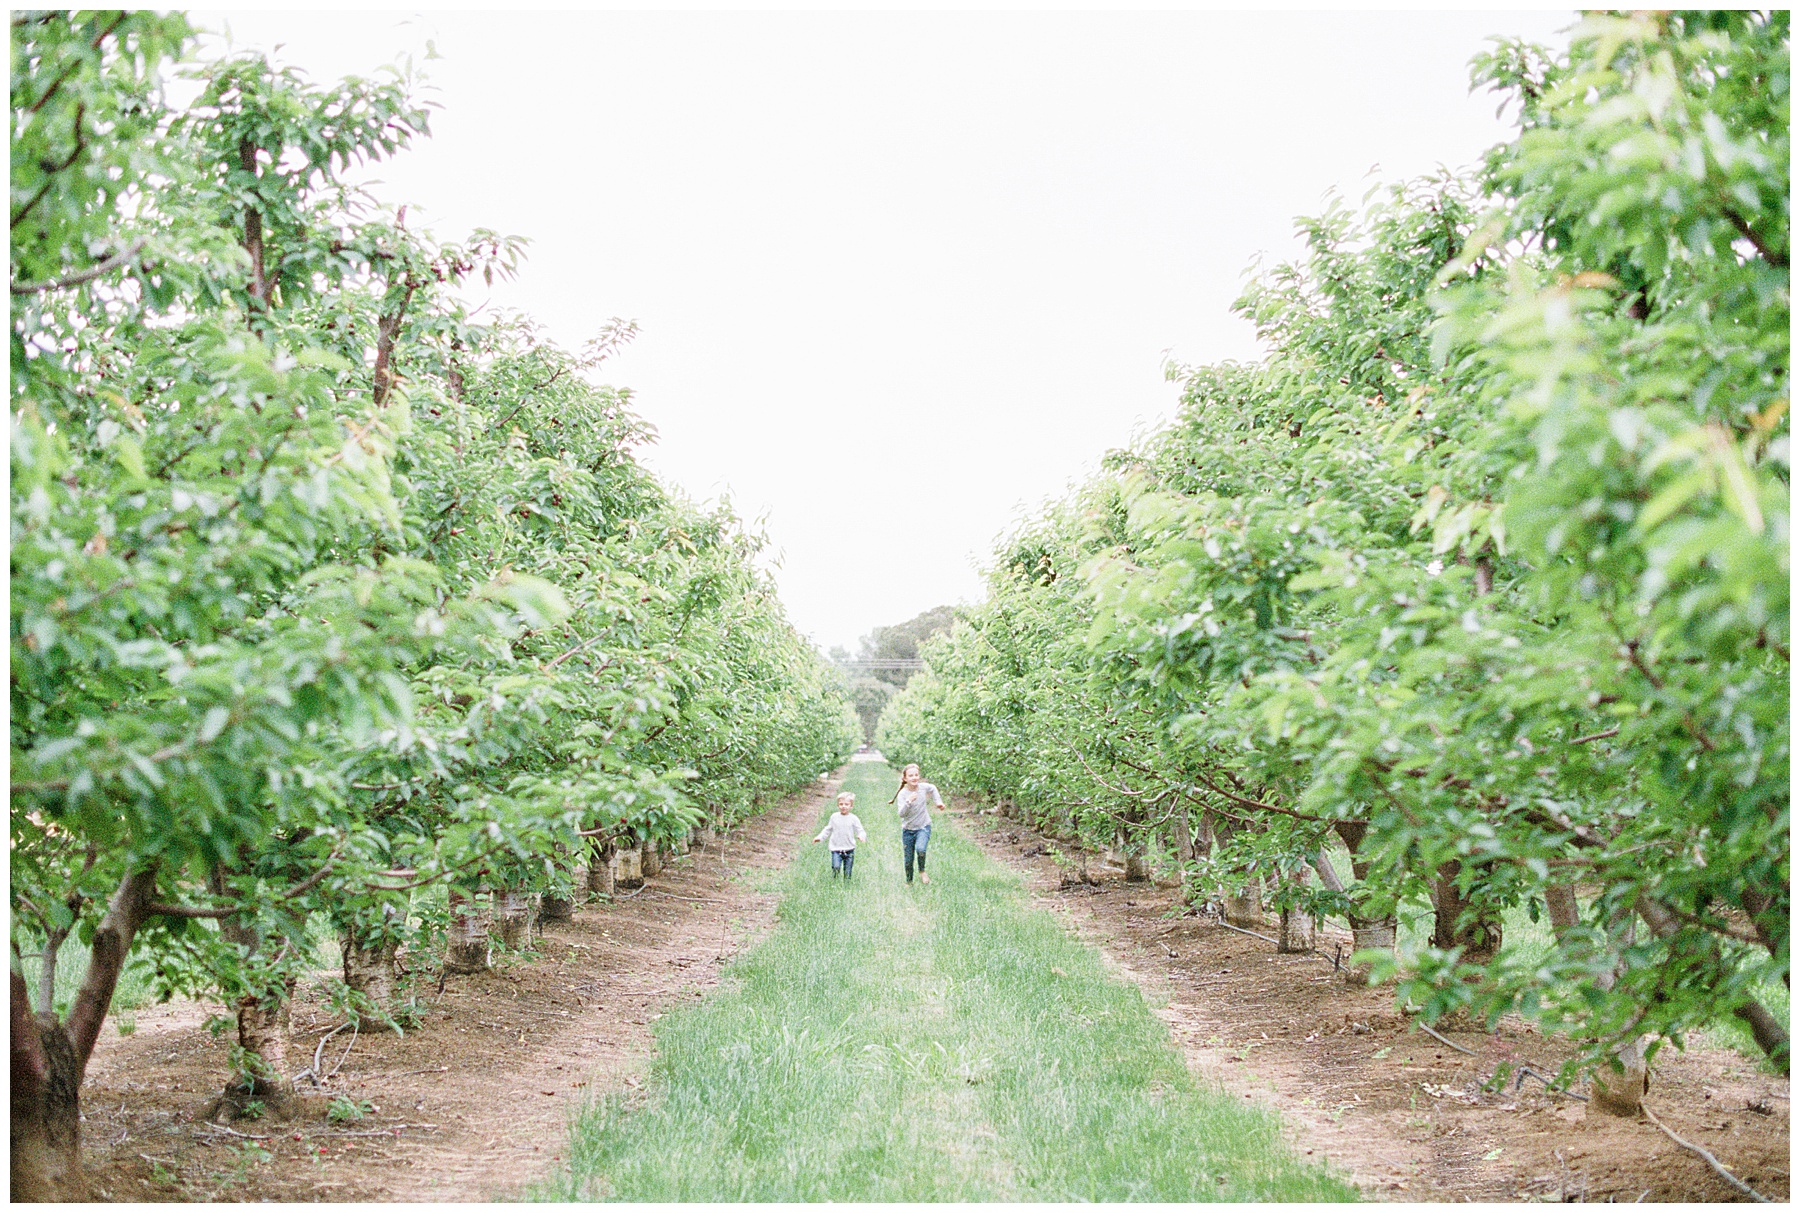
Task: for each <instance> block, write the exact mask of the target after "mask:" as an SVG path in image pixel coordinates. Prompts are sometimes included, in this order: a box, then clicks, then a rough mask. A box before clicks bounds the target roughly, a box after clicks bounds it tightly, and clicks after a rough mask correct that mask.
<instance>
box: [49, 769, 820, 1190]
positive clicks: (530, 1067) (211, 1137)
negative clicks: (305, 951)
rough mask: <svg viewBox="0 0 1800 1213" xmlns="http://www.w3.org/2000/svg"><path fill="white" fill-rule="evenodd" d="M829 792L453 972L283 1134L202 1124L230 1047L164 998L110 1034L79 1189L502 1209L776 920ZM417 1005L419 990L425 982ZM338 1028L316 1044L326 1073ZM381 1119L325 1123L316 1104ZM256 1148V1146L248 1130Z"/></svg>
mask: <svg viewBox="0 0 1800 1213" xmlns="http://www.w3.org/2000/svg"><path fill="white" fill-rule="evenodd" d="M836 790H837V781H836V780H832V781H828V782H818V783H814V784H812V785H810V786H809V787H807V788H806V789H804V790H803V791H802V792H800V793H799V794H797V795H796V796H794V797H792V798H790V799H789V800H787V801H784V802H783V803H782V804H780V805H778V806H777V807H775V808H773V809H771V810H770V811H768V812H766V813H764V814H762V815H761V816H759V817H757V818H755V819H753V820H751V821H749V822H746V823H744V824H743V825H741V826H739V827H738V828H736V829H734V830H733V831H731V833H730V835H729V836H728V838H727V839H726V840H724V841H723V842H722V843H721V842H715V843H712V844H709V845H707V846H706V847H704V848H696V849H695V850H694V851H693V853H691V854H689V855H687V856H684V857H682V858H680V859H678V860H675V861H673V862H671V863H669V864H668V865H667V866H666V867H665V868H664V869H663V871H662V873H661V874H660V875H658V876H657V877H655V878H654V879H652V880H650V881H649V882H648V883H647V884H646V886H645V887H644V888H643V889H642V890H641V891H634V892H630V893H627V894H623V895H621V896H620V898H619V899H618V900H617V901H615V902H613V903H612V904H610V905H605V906H595V907H585V906H584V907H582V908H581V909H580V910H579V911H578V913H577V915H576V920H575V922H574V923H573V924H572V925H565V926H554V925H553V926H552V927H551V928H550V931H549V933H548V934H547V935H546V936H545V937H544V938H543V939H541V940H537V941H535V947H536V949H537V951H538V952H539V955H538V956H537V957H536V958H535V959H532V958H528V957H523V956H521V957H514V958H510V959H503V960H500V961H499V962H498V964H497V969H496V971H495V972H492V973H487V974H480V975H476V976H473V977H456V976H452V977H450V978H448V979H447V981H446V982H445V985H444V990H443V993H442V995H441V996H439V997H436V998H432V999H431V1000H430V1003H431V1007H430V1011H429V1012H428V1014H427V1016H426V1022H425V1024H424V1025H423V1026H422V1027H420V1028H418V1029H415V1030H413V1031H409V1032H407V1033H406V1034H405V1035H404V1036H395V1035H393V1034H391V1033H378V1034H364V1035H362V1036H360V1037H358V1038H357V1039H356V1040H355V1041H354V1043H353V1044H352V1045H351V1047H350V1049H349V1053H348V1055H347V1056H346V1057H345V1059H344V1063H343V1068H342V1069H341V1070H340V1071H339V1072H338V1073H337V1075H336V1077H334V1078H333V1079H332V1080H331V1083H330V1085H329V1088H328V1091H327V1093H326V1096H325V1097H323V1098H321V1099H318V1100H314V1101H312V1102H314V1103H316V1104H318V1111H319V1112H320V1113H321V1114H319V1115H313V1116H310V1117H308V1118H307V1119H305V1120H294V1121H288V1122H286V1123H259V1122H254V1121H240V1122H236V1123H234V1124H233V1125H231V1126H230V1129H231V1130H235V1133H234V1132H232V1131H228V1130H225V1129H220V1128H218V1127H211V1126H208V1125H207V1124H206V1123H205V1122H204V1121H202V1120H201V1113H202V1111H203V1110H204V1108H205V1107H206V1105H207V1103H208V1102H209V1101H210V1099H211V1098H212V1096H213V1095H215V1094H217V1092H218V1089H219V1087H220V1086H221V1085H222V1084H223V1082H224V1079H225V1076H226V1074H227V1073H228V1072H229V1039H228V1038H215V1037H213V1036H212V1035H211V1034H209V1033H208V1032H206V1031H205V1030H204V1028H203V1027H202V1025H203V1023H204V1021H205V1020H206V1018H207V1016H208V1015H209V1014H212V1013H213V1012H214V1011H216V1010H217V1009H218V1008H215V1007H209V1006H205V1005H202V1004H198V1003H176V1004H170V1005H169V1006H165V1007H156V1008H148V1009H145V1010H141V1011H138V1012H136V1013H135V1018H136V1021H137V1029H136V1031H135V1032H133V1033H132V1034H131V1035H129V1036H124V1037H121V1036H119V1035H118V1034H117V1033H116V1032H114V1031H112V1030H110V1029H109V1030H108V1032H107V1034H106V1036H105V1038H104V1039H103V1041H102V1042H101V1044H100V1045H99V1046H98V1047H97V1048H96V1049H95V1052H94V1058H93V1061H92V1063H91V1064H90V1067H89V1071H88V1082H87V1086H86V1088H85V1089H84V1091H83V1095H82V1107H83V1109H84V1117H83V1124H82V1140H83V1144H84V1147H85V1152H86V1163H87V1173H88V1178H89V1182H90V1186H91V1189H92V1195H93V1197H94V1198H95V1199H98V1200H114V1201H192V1200H209V1199H210V1200H234V1201H257V1200H277V1201H313V1200H358V1201H477V1200H494V1199H503V1198H506V1197H509V1196H513V1195H517V1194H518V1193H519V1192H520V1190H521V1188H522V1187H523V1186H524V1185H525V1184H527V1183H530V1182H531V1181H533V1180H536V1179H539V1178H541V1177H542V1176H544V1175H545V1174H546V1173H547V1172H548V1171H550V1170H551V1169H552V1168H553V1167H555V1166H557V1165H558V1164H559V1163H560V1161H561V1160H562V1159H563V1157H564V1154H565V1151H566V1147H567V1143H568V1125H569V1121H570V1118H571V1114H572V1112H573V1110H574V1106H575V1105H577V1104H579V1103H580V1102H582V1101H584V1100H586V1099H588V1098H590V1097H591V1096H594V1095H599V1094H605V1093H608V1092H613V1091H626V1090H630V1089H633V1088H635V1087H637V1086H639V1085H640V1084H641V1083H642V1081H643V1075H644V1073H645V1071H646V1069H647V1068H648V1062H649V1058H650V1054H651V1051H652V1048H653V1039H652V1036H651V1027H650V1025H651V1024H652V1023H653V1022H654V1021H655V1020H656V1018H657V1017H658V1016H659V1015H660V1014H661V1013H662V1012H663V1011H664V1010H666V1009H668V1008H669V1007H671V1006H674V1005H676V1004H678V1003H680V1002H682V1001H686V1000H692V999H696V998H702V997H704V996H705V995H706V993H707V991H708V990H710V989H712V988H713V987H715V986H716V985H717V984H718V982H719V972H720V968H721V966H723V965H724V964H725V963H726V962H727V961H728V960H729V959H731V957H733V956H735V955H736V954H737V953H738V952H740V951H741V950H743V948H744V947H745V946H746V945H747V943H748V942H749V941H750V940H751V939H752V938H754V937H755V936H757V935H759V934H760V933H762V932H763V931H765V930H767V929H768V928H769V927H770V926H771V925H772V924H773V922H774V910H775V903H776V898H775V897H774V896H773V895H772V894H768V893H763V892H759V891H758V888H759V887H760V886H761V885H762V884H763V883H764V882H763V881H762V879H761V877H762V874H764V873H766V872H767V871H768V870H769V869H772V868H776V867H779V866H781V865H782V864H784V863H786V862H788V860H789V859H790V858H791V857H792V856H793V854H794V849H795V844H796V843H797V842H798V841H799V839H800V838H801V837H802V836H803V835H805V834H809V833H811V832H812V829H813V823H814V820H815V818H816V817H817V816H818V814H819V811H820V805H821V802H822V801H823V800H824V799H825V798H826V797H828V796H830V795H832V794H834V793H835V792H836ZM422 989H423V991H424V993H425V994H426V995H430V994H431V993H432V991H433V990H434V989H435V979H432V978H424V977H422ZM341 1022H342V1020H340V1019H333V1018H331V1017H330V1016H329V1015H328V1013H327V1011H326V1009H325V1007H324V1006H323V1005H322V1003H321V1001H320V1000H319V999H318V997H317V995H316V993H315V992H313V991H310V990H309V991H306V992H304V993H303V994H302V996H301V997H300V998H298V999H297V1000H296V1002H295V1004H294V1009H293V1029H294V1034H295V1038H296V1041H297V1043H304V1044H305V1046H306V1048H307V1049H308V1051H309V1052H310V1050H311V1049H312V1048H313V1042H315V1041H316V1040H317V1039H318V1037H319V1036H321V1035H323V1034H324V1033H325V1032H327V1031H329V1030H330V1029H331V1028H332V1027H334V1026H336V1025H337V1024H339V1023H341ZM349 1038H350V1033H349V1032H340V1033H338V1035H337V1036H335V1037H334V1038H333V1039H332V1040H331V1041H330V1043H329V1044H328V1045H327V1053H328V1054H329V1056H327V1057H326V1058H325V1069H326V1070H329V1069H330V1068H331V1066H332V1064H334V1061H335V1059H336V1056H337V1055H338V1053H340V1052H341V1051H342V1050H343V1049H344V1047H345V1045H346V1043H349ZM335 1095H344V1096H348V1097H349V1098H350V1099H353V1100H360V1101H367V1102H368V1103H371V1104H373V1105H374V1106H375V1107H376V1108H377V1109H378V1111H376V1112H375V1113H374V1114H372V1115H370V1116H369V1117H368V1118H367V1119H365V1120H363V1121H362V1122H360V1123H354V1124H347V1125H341V1126H333V1125H330V1124H328V1123H327V1122H326V1120H325V1119H324V1117H323V1115H322V1111H323V1106H324V1103H325V1099H326V1098H329V1097H330V1096H335ZM246 1135H253V1136H246Z"/></svg>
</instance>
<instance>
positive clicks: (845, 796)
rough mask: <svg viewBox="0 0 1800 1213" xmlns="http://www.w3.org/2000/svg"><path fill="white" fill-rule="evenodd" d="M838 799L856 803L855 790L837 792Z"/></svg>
mask: <svg viewBox="0 0 1800 1213" xmlns="http://www.w3.org/2000/svg"><path fill="white" fill-rule="evenodd" d="M838 799H839V800H848V801H849V802H850V803H851V804H855V803H856V793H855V792H839V793H838Z"/></svg>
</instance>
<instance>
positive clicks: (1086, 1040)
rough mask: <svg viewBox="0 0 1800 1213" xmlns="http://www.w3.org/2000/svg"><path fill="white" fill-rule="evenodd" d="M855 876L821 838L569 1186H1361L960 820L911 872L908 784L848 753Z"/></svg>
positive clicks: (836, 1194)
mask: <svg viewBox="0 0 1800 1213" xmlns="http://www.w3.org/2000/svg"><path fill="white" fill-rule="evenodd" d="M846 787H848V788H849V790H851V791H854V792H856V793H857V794H858V808H859V815H860V816H861V817H862V818H863V820H864V822H865V823H866V824H867V825H868V827H869V833H870V840H869V842H867V843H865V844H863V845H861V846H860V847H859V848H858V850H857V858H856V865H857V866H856V878H855V881H854V882H853V883H852V884H851V885H850V886H849V887H843V886H841V885H838V884H834V883H833V882H832V881H830V880H829V879H828V878H827V874H826V871H827V859H826V856H825V855H824V853H823V848H822V847H820V846H818V845H815V844H812V843H810V842H809V843H807V844H805V846H804V849H803V851H802V853H801V855H800V857H799V859H798V861H797V862H796V863H794V864H793V865H792V866H791V867H790V868H789V869H788V870H787V871H786V872H784V873H782V874H780V875H779V876H778V877H777V878H776V881H775V884H776V888H777V889H778V891H780V892H781V893H782V894H783V900H782V903H781V907H780V910H779V912H778V916H779V922H780V927H779V929H778V930H776V931H775V932H774V933H773V934H771V935H770V936H769V937H768V938H767V939H766V940H764V941H763V942H762V943H761V944H759V945H758V946H757V947H756V948H755V949H754V950H753V951H752V952H751V953H750V954H749V955H748V956H747V957H745V958H744V959H743V960H742V961H740V962H739V963H738V964H737V965H735V966H734V967H733V970H732V978H733V980H731V981H730V982H729V983H728V984H727V986H726V988H725V989H723V990H722V991H721V992H720V993H719V994H717V995H716V996H714V997H713V998H710V999H708V1000H707V1001H706V1002H704V1003H700V1004H696V1005H694V1006H692V1007H687V1008H684V1009H682V1010H680V1011H677V1012H675V1013H673V1014H671V1015H669V1016H668V1017H667V1018H665V1019H663V1020H662V1021H661V1022H660V1023H659V1024H658V1028H657V1037H658V1043H659V1046H660V1056H659V1057H658V1060H657V1062H656V1064H655V1067H654V1070H653V1073H652V1079H651V1082H650V1085H649V1091H648V1093H647V1094H646V1095H644V1096H635V1097H631V1098H627V1099H618V1098H615V1099H610V1100H606V1101H602V1102H598V1103H595V1104H593V1105H590V1106H589V1107H588V1108H587V1109H585V1110H584V1111H583V1113H582V1114H581V1115H580V1116H579V1118H578V1120H577V1123H576V1124H575V1126H574V1131H573V1141H572V1143H571V1151H570V1169H569V1171H568V1173H567V1174H565V1175H563V1176H561V1177H560V1178H559V1179H558V1180H557V1181H556V1182H555V1183H554V1184H553V1185H552V1186H550V1187H549V1188H548V1189H547V1190H544V1191H542V1192H540V1193H538V1195H540V1196H542V1197H545V1198H548V1199H621V1200H652V1201H741V1200H756V1201H801V1200H807V1201H811V1200H867V1201H876V1200H879V1201H892V1200H934V1201H943V1200H957V1201H973V1200H981V1201H1026V1200H1029V1201H1052V1200H1054V1201H1070V1200H1083V1201H1092V1200H1159V1201H1177V1200H1180V1201H1188V1200H1232V1201H1247V1200H1347V1199H1353V1198H1354V1196H1355V1192H1354V1190H1353V1189H1352V1188H1351V1187H1349V1186H1348V1185H1347V1184H1345V1183H1343V1182H1341V1181H1339V1180H1338V1179H1336V1178H1334V1177H1332V1176H1331V1175H1329V1174H1327V1173H1326V1172H1325V1171H1323V1170H1322V1169H1320V1168H1318V1167H1315V1166H1312V1165H1308V1164H1305V1163H1303V1162H1301V1161H1300V1160H1298V1159H1297V1158H1295V1157H1294V1155H1293V1152H1292V1151H1291V1150H1290V1149H1289V1148H1288V1147H1287V1146H1286V1145H1285V1144H1284V1143H1283V1142H1282V1140H1281V1138H1280V1135H1279V1131H1278V1126H1277V1123H1276V1121H1275V1120H1274V1118H1273V1117H1271V1116H1270V1115H1268V1114H1266V1113H1263V1112H1259V1111H1257V1110H1255V1109H1253V1108H1250V1107H1247V1106H1245V1105H1244V1101H1243V1100H1241V1099H1233V1098H1231V1097H1229V1096H1227V1095H1225V1094H1223V1093H1221V1092H1219V1091H1217V1090H1214V1089H1209V1088H1206V1087H1203V1086H1202V1085H1201V1084H1199V1083H1197V1082H1196V1081H1195V1080H1194V1079H1193V1078H1192V1077H1191V1076H1190V1075H1189V1073H1188V1071H1187V1069H1186V1067H1185V1066H1184V1064H1183V1062H1182V1059H1181V1057H1180V1055H1179V1054H1178V1053H1177V1052H1176V1051H1175V1049H1174V1048H1173V1046H1172V1045H1171V1044H1170V1041H1169V1037H1168V1032H1167V1029H1166V1028H1165V1027H1164V1025H1163V1024H1162V1023H1161V1022H1160V1021H1159V1020H1157V1019H1156V1018H1155V1017H1154V1016H1153V1015H1151V1014H1150V1011H1149V1009H1148V1008H1147V1007H1146V1005H1145V1003H1144V999H1143V997H1142V995H1141V994H1140V993H1139V992H1138V990H1137V988H1136V987H1135V986H1129V985H1125V984H1122V983H1120V982H1118V981H1115V980H1112V979H1110V978H1108V977H1107V976H1106V975H1105V973H1104V972H1103V970H1102V968H1101V964H1100V959H1099V957H1098V955H1097V954H1096V953H1095V952H1094V951H1092V950H1091V949H1089V948H1087V947H1085V946H1083V945H1081V944H1079V943H1077V942H1076V941H1074V940H1072V939H1071V938H1069V936H1068V935H1067V934H1066V933H1065V932H1064V930H1063V929H1062V927H1061V926H1060V925H1059V924H1058V923H1057V922H1056V921H1055V920H1054V919H1053V918H1052V917H1051V916H1050V915H1049V914H1046V913H1044V912H1042V911H1039V910H1035V909H1033V908H1031V906H1030V905H1029V904H1028V902H1027V900H1026V896H1025V893H1024V890H1023V888H1022V886H1021V885H1020V883H1019V881H1018V880H1017V878H1016V877H1014V876H1012V875H1011V874H1009V873H1007V872H1005V871H1003V870H1002V869H1000V868H999V867H997V866H996V865H995V864H993V863H992V862H991V861H989V860H988V859H987V858H986V857H985V856H983V855H982V854H981V853H980V852H979V851H978V850H977V849H976V848H975V847H974V846H973V845H971V844H969V843H968V842H966V841H964V840H963V839H962V838H960V837H959V836H957V834H956V833H955V832H954V826H953V825H952V824H951V823H950V821H949V819H948V818H947V816H946V815H943V814H940V815H939V817H938V821H937V825H936V829H935V830H934V831H933V836H932V841H931V871H932V873H933V876H934V878H935V883H933V884H932V885H930V886H922V885H916V884H915V885H910V886H909V885H906V884H905V883H903V881H902V879H901V875H900V857H899V850H900V842H899V827H898V825H897V823H896V822H895V819H894V817H893V811H892V810H891V809H889V808H888V807H887V806H886V803H885V802H886V800H887V797H888V795H889V794H890V793H891V792H892V790H893V776H892V774H891V772H890V771H889V770H888V769H887V768H886V767H883V766H881V765H879V764H876V763H859V764H855V765H853V766H852V767H851V768H850V779H849V782H848V783H847V784H846Z"/></svg>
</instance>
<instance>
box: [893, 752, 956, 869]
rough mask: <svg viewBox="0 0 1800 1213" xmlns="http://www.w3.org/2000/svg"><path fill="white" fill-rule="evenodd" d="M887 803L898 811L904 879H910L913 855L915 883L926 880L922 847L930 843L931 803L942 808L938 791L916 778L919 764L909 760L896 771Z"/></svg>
mask: <svg viewBox="0 0 1800 1213" xmlns="http://www.w3.org/2000/svg"><path fill="white" fill-rule="evenodd" d="M888 803H889V804H892V805H896V806H897V807H898V811H899V814H900V845H901V846H902V847H903V848H904V849H905V855H906V883H907V884H911V883H912V878H913V860H914V859H917V860H918V862H919V883H920V884H930V883H931V877H929V876H927V875H925V848H926V847H927V846H929V845H930V843H931V807H932V806H933V805H936V806H937V807H938V808H940V809H941V808H943V807H944V798H943V797H942V796H939V795H938V790H937V789H936V788H935V787H933V786H932V785H931V784H928V783H926V782H924V781H923V780H921V779H920V778H919V764H918V763H916V762H909V763H907V764H906V769H905V770H903V771H901V772H900V790H899V791H897V792H895V793H894V799H892V800H890V801H889V802H888Z"/></svg>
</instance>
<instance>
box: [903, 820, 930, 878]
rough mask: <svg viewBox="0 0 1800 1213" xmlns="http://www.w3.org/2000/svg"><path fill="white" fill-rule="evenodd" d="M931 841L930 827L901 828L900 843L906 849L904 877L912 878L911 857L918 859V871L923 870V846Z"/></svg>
mask: <svg viewBox="0 0 1800 1213" xmlns="http://www.w3.org/2000/svg"><path fill="white" fill-rule="evenodd" d="M930 843H931V827H930V826H920V827H919V828H918V829H916V830H901V831H900V845H901V846H902V847H904V848H905V850H906V879H907V880H908V882H910V881H911V880H912V874H913V858H914V857H915V856H917V858H918V860H919V871H920V872H924V871H925V848H926V847H927V846H928V845H929V844H930Z"/></svg>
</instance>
